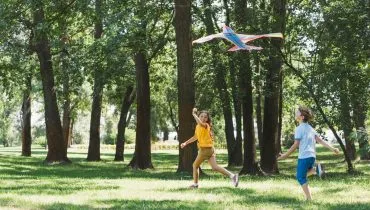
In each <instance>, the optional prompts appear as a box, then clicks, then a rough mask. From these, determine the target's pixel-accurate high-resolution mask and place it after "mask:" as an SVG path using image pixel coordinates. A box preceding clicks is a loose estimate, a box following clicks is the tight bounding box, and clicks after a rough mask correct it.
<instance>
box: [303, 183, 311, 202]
mask: <svg viewBox="0 0 370 210" xmlns="http://www.w3.org/2000/svg"><path fill="white" fill-rule="evenodd" d="M302 189H303V192H304V194H305V196H306V199H307V200H312V197H311V191H310V188H309V187H308V183H305V184H303V185H302Z"/></svg>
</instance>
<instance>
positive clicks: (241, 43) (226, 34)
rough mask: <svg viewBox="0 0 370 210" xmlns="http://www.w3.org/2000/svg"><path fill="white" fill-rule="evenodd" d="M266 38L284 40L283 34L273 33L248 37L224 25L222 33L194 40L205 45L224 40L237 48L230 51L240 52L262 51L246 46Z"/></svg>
mask: <svg viewBox="0 0 370 210" xmlns="http://www.w3.org/2000/svg"><path fill="white" fill-rule="evenodd" d="M265 37H274V38H283V34H281V33H271V34H261V35H246V34H236V33H235V32H234V31H233V30H232V29H231V28H230V27H228V26H226V25H224V26H223V31H222V33H218V34H212V35H209V36H205V37H202V38H200V39H197V40H194V41H193V44H194V43H203V42H208V41H210V40H212V39H214V38H223V39H226V40H228V41H230V42H231V43H233V44H234V45H235V46H234V47H232V48H230V49H229V50H228V51H238V50H249V51H251V50H262V47H256V46H252V45H246V44H245V43H247V42H250V41H252V40H255V39H259V38H265Z"/></svg>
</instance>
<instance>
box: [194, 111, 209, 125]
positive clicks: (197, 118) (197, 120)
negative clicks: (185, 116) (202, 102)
mask: <svg viewBox="0 0 370 210" xmlns="http://www.w3.org/2000/svg"><path fill="white" fill-rule="evenodd" d="M197 111H198V110H197V108H193V112H192V114H193V117H194V119H195V121H196V122H197V124H199V125H201V126H203V127H207V123H203V122H202V121H201V120H200V119H199V117H198V115H197Z"/></svg>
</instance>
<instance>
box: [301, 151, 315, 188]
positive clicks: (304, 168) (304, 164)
mask: <svg viewBox="0 0 370 210" xmlns="http://www.w3.org/2000/svg"><path fill="white" fill-rule="evenodd" d="M314 164H315V158H314V157H309V158H304V159H298V164H297V180H298V182H299V184H300V185H304V184H306V183H307V172H308V171H309V170H310V169H312V168H313V167H314Z"/></svg>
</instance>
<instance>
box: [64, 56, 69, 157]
mask: <svg viewBox="0 0 370 210" xmlns="http://www.w3.org/2000/svg"><path fill="white" fill-rule="evenodd" d="M64 56H67V55H65V54H64V53H62V68H63V98H64V103H63V138H64V143H65V149H66V152H67V149H68V142H69V139H70V136H69V134H70V126H71V100H70V98H69V92H70V91H69V73H68V70H67V69H66V68H65V65H66V64H65V62H66V61H64V60H63V57H64Z"/></svg>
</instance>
